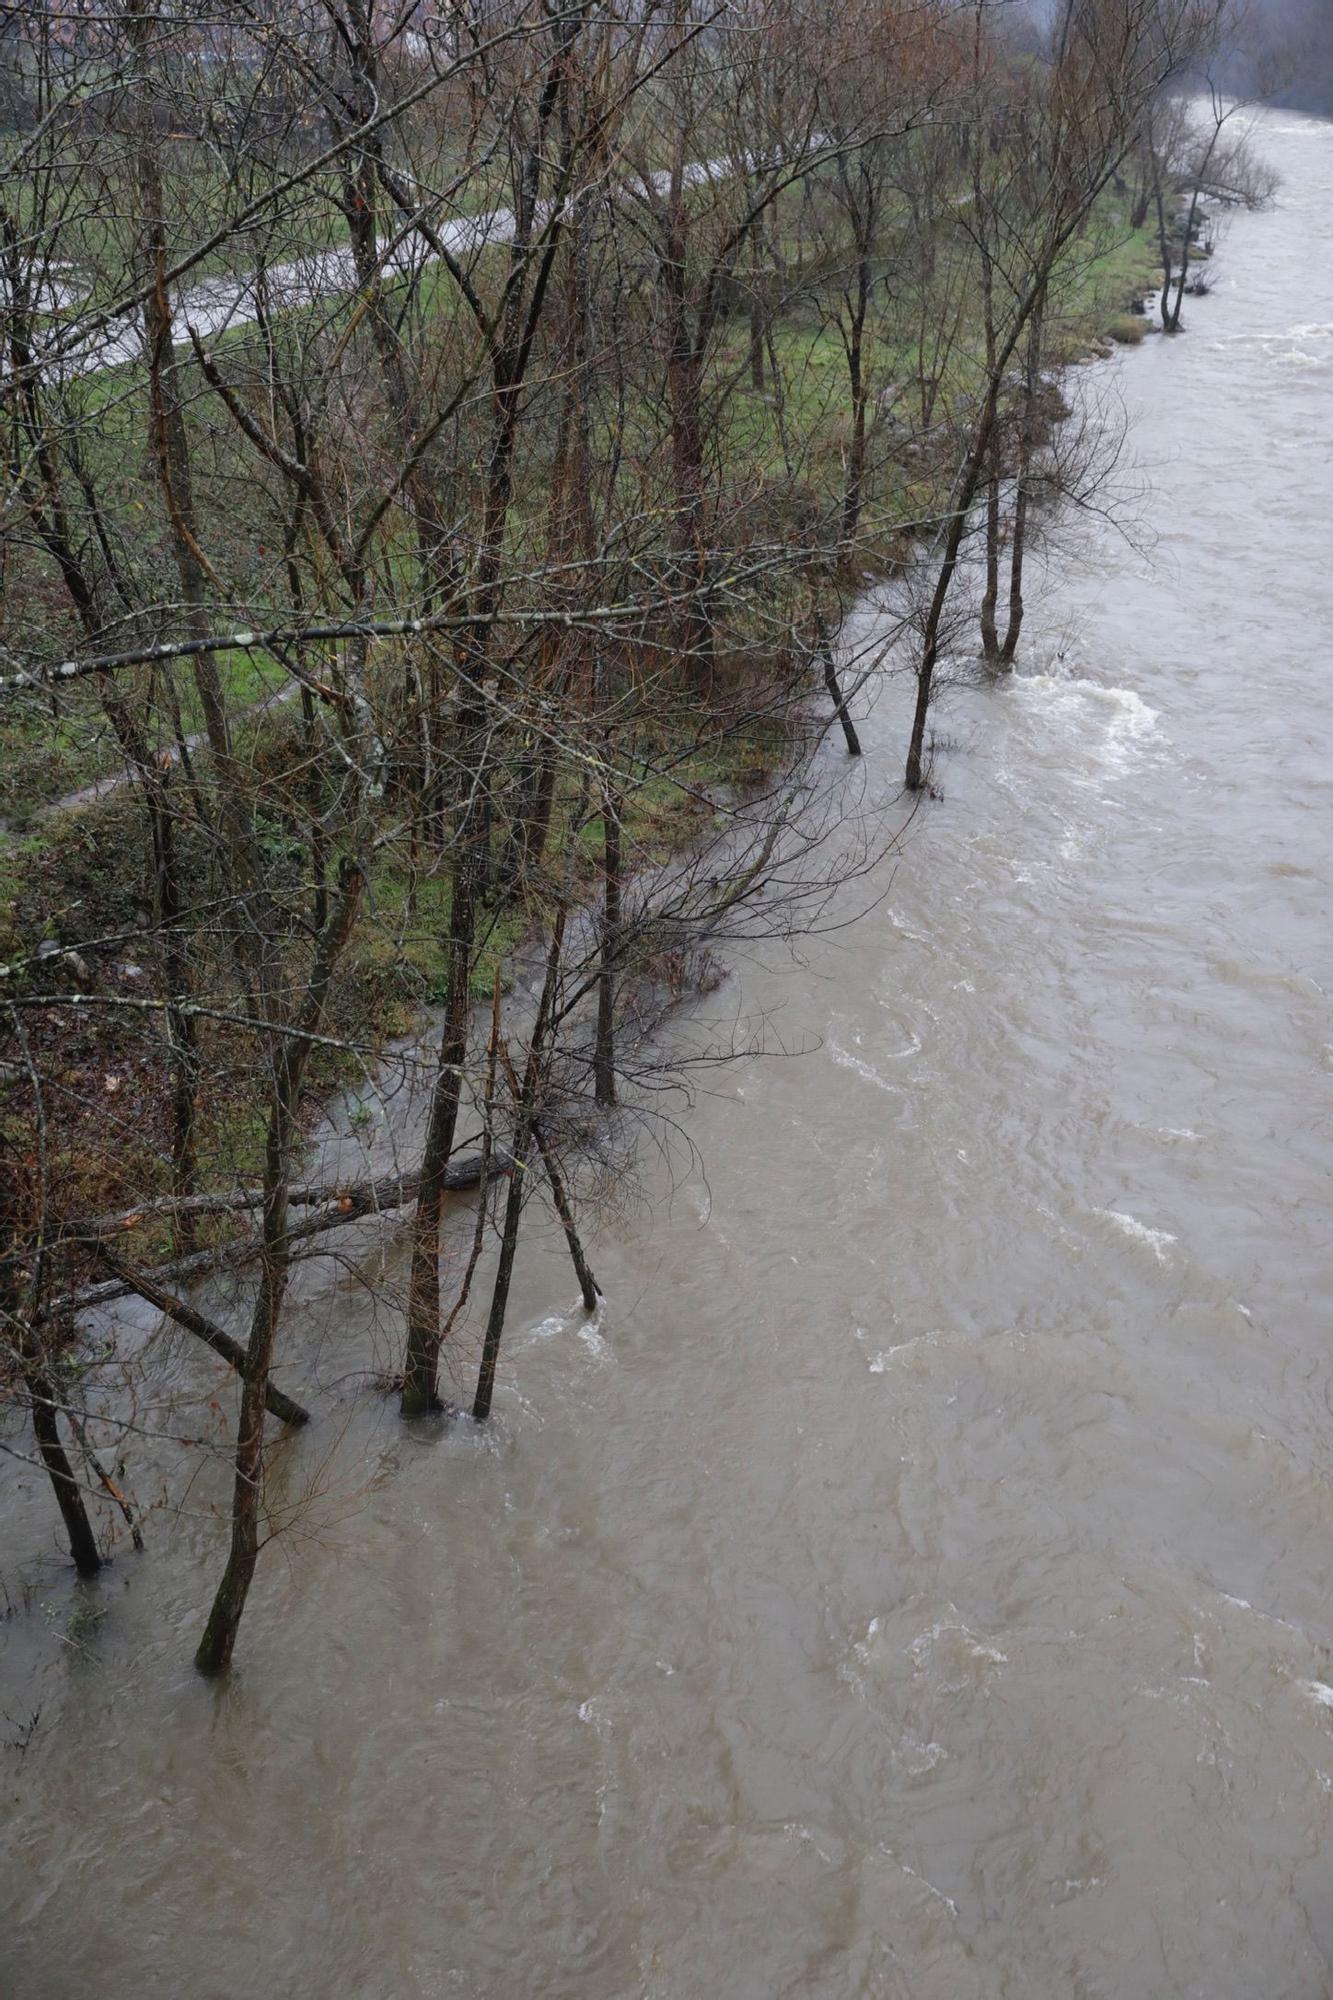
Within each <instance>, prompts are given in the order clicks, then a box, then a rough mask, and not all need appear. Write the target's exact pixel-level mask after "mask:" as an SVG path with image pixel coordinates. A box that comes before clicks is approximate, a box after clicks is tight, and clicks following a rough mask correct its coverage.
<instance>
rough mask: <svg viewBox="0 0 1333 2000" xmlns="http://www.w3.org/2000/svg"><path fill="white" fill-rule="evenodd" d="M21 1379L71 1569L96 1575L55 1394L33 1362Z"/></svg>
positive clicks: (98, 1562) (98, 1561) (96, 1557)
mask: <svg viewBox="0 0 1333 2000" xmlns="http://www.w3.org/2000/svg"><path fill="white" fill-rule="evenodd" d="M23 1379H24V1383H25V1385H26V1387H27V1391H28V1404H29V1408H30V1409H31V1411H32V1428H33V1435H34V1436H35V1437H36V1439H37V1449H38V1451H39V1452H40V1454H41V1460H42V1464H43V1465H44V1466H45V1467H46V1471H47V1476H48V1478H49V1479H50V1481H51V1486H52V1489H53V1490H54V1492H55V1496H56V1505H57V1506H58V1507H59V1509H60V1515H61V1519H62V1520H63V1521H64V1523H65V1533H66V1535H67V1536H68V1537H69V1552H70V1554H71V1555H72V1556H73V1558H74V1567H75V1569H76V1570H77V1571H78V1572H79V1575H80V1576H96V1574H97V1572H98V1570H99V1569H101V1567H102V1557H101V1554H100V1552H99V1550H98V1547H97V1537H96V1536H95V1535H94V1533H93V1530H92V1523H91V1522H90V1521H89V1519H88V1510H87V1508H86V1507H85V1506H84V1504H83V1492H82V1489H81V1488H80V1486H79V1482H78V1480H77V1479H76V1478H75V1477H74V1474H73V1472H72V1471H71V1470H70V1463H69V1458H68V1456H67V1454H66V1451H65V1447H64V1446H63V1445H62V1444H61V1442H60V1427H59V1422H58V1419H57V1415H56V1398H55V1391H54V1389H53V1388H52V1385H51V1380H50V1377H49V1376H48V1375H47V1374H46V1372H45V1370H44V1369H43V1368H42V1367H41V1365H40V1363H39V1362H37V1361H36V1360H35V1359H34V1360H32V1361H30V1362H29V1363H28V1364H27V1365H26V1367H25V1369H24V1378H23Z"/></svg>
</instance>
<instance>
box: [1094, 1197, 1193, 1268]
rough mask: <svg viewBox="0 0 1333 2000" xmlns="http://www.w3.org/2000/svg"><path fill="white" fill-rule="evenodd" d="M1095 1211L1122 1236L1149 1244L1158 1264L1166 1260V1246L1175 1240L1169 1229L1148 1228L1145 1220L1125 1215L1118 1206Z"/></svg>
mask: <svg viewBox="0 0 1333 2000" xmlns="http://www.w3.org/2000/svg"><path fill="white" fill-rule="evenodd" d="M1096 1213H1097V1214H1098V1215H1101V1216H1105V1218H1106V1220H1107V1221H1108V1222H1110V1223H1113V1224H1114V1225H1115V1227H1116V1228H1117V1229H1118V1230H1119V1231H1120V1233H1121V1235H1122V1236H1128V1237H1130V1238H1131V1240H1132V1241H1133V1242H1135V1243H1147V1244H1149V1245H1150V1246H1151V1248H1152V1253H1153V1255H1154V1257H1156V1259H1157V1261H1158V1263H1159V1264H1165V1263H1166V1262H1167V1261H1168V1260H1167V1254H1166V1253H1167V1246H1168V1245H1169V1244H1172V1243H1174V1242H1176V1241H1177V1238H1176V1237H1174V1236H1173V1235H1172V1234H1171V1232H1170V1231H1169V1230H1167V1229H1149V1227H1148V1225H1147V1223H1146V1222H1140V1221H1139V1220H1138V1218H1137V1217H1136V1216H1133V1215H1126V1214H1125V1212H1124V1210H1123V1209H1120V1208H1099V1209H1097V1210H1096Z"/></svg>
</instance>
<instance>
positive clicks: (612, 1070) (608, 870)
mask: <svg viewBox="0 0 1333 2000" xmlns="http://www.w3.org/2000/svg"><path fill="white" fill-rule="evenodd" d="M623 805H624V800H623V799H622V797H621V794H620V793H619V792H618V791H616V790H614V789H610V788H608V790H607V792H606V796H605V801H604V805H603V815H602V831H603V842H602V854H603V862H602V879H603V889H602V936H601V961H600V964H599V966H598V970H597V1039H596V1044H595V1047H594V1053H593V1094H594V1096H595V1098H596V1100H597V1102H598V1104H614V1103H615V1101H616V969H617V962H618V960H619V957H620V921H621V887H622V882H621V846H620V839H621V826H620V815H621V811H622V808H623Z"/></svg>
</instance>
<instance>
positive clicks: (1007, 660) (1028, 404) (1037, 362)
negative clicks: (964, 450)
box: [1000, 295, 1045, 667]
mask: <svg viewBox="0 0 1333 2000" xmlns="http://www.w3.org/2000/svg"><path fill="white" fill-rule="evenodd" d="M1044 313H1045V297H1044V295H1043V297H1042V298H1040V299H1038V301H1037V303H1036V305H1035V306H1034V307H1033V311H1032V324H1031V326H1030V327H1029V328H1028V352H1027V368H1026V371H1025V376H1024V382H1023V425H1022V429H1021V431H1020V433H1019V440H1018V470H1017V481H1016V490H1015V494H1014V531H1013V543H1012V546H1011V548H1010V551H1009V622H1008V625H1007V627H1006V629H1005V634H1004V644H1003V646H1002V647H1001V648H1000V662H1001V664H1002V665H1003V666H1006V667H1011V666H1012V665H1013V663H1014V656H1015V654H1016V653H1017V652H1018V639H1019V634H1020V633H1021V632H1022V630H1023V563H1024V560H1025V558H1026V555H1027V525H1028V504H1029V495H1028V486H1029V481H1030V479H1031V474H1032V460H1033V457H1034V455H1035V452H1036V448H1037V398H1038V396H1039V394H1040V391H1041V342H1042V321H1043V316H1044Z"/></svg>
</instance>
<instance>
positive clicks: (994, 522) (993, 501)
mask: <svg viewBox="0 0 1333 2000" xmlns="http://www.w3.org/2000/svg"><path fill="white" fill-rule="evenodd" d="M999 600H1000V472H999V467H998V466H997V464H996V461H995V453H994V450H993V449H992V452H991V466H990V473H989V475H988V477H987V480H986V588H985V590H984V592H983V593H982V598H981V650H982V652H983V653H984V654H985V656H986V659H987V662H988V663H989V664H990V665H992V666H993V665H994V664H995V663H996V661H997V660H998V658H999V653H1000V635H999V632H998V630H997V628H996V623H995V608H996V606H997V604H998V603H999Z"/></svg>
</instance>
